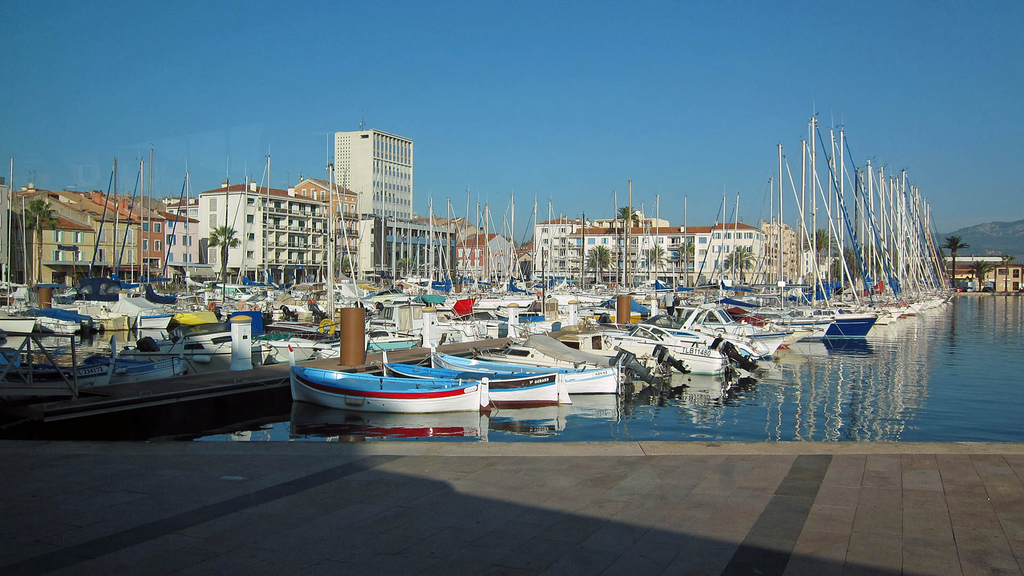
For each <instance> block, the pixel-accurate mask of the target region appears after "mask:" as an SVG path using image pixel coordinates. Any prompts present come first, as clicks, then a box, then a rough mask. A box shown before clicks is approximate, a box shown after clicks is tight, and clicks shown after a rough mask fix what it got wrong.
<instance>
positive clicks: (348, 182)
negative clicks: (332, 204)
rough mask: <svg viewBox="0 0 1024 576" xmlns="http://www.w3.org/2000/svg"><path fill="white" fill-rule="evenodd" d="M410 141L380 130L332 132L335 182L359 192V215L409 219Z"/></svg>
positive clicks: (411, 190) (410, 198)
mask: <svg viewBox="0 0 1024 576" xmlns="http://www.w3.org/2000/svg"><path fill="white" fill-rule="evenodd" d="M412 159H413V150H412V140H410V139H408V138H403V137H402V136H396V135H394V134H388V133H387V132H381V131H379V130H357V131H355V132H335V134H334V171H335V179H336V181H337V182H338V183H339V184H341V185H342V186H344V187H345V188H348V189H349V190H353V191H354V192H356V194H358V195H359V203H358V212H359V214H373V215H374V216H383V217H385V218H405V219H410V218H412V193H413V173H412Z"/></svg>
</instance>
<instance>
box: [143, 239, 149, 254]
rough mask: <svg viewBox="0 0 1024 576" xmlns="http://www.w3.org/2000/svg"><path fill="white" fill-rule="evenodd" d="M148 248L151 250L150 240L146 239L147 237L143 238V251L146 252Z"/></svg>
mask: <svg viewBox="0 0 1024 576" xmlns="http://www.w3.org/2000/svg"><path fill="white" fill-rule="evenodd" d="M147 250H149V240H146V239H145V238H143V239H142V251H143V252H145V251H147Z"/></svg>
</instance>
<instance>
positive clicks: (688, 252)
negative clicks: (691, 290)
mask: <svg viewBox="0 0 1024 576" xmlns="http://www.w3.org/2000/svg"><path fill="white" fill-rule="evenodd" d="M680 252H682V253H683V278H684V279H689V277H690V262H691V261H692V260H693V254H694V247H693V239H692V238H687V239H685V241H684V242H683V243H682V245H681V246H680ZM686 284H688V282H686V281H685V280H684V282H683V285H686Z"/></svg>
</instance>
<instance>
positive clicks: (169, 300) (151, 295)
mask: <svg viewBox="0 0 1024 576" xmlns="http://www.w3.org/2000/svg"><path fill="white" fill-rule="evenodd" d="M146 300H149V301H150V302H152V303H154V304H174V303H175V302H177V301H178V297H177V296H161V295H159V294H157V293H156V292H154V291H153V287H152V286H150V285H149V284H146Z"/></svg>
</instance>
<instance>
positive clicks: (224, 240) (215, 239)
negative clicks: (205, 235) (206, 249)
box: [210, 225, 238, 284]
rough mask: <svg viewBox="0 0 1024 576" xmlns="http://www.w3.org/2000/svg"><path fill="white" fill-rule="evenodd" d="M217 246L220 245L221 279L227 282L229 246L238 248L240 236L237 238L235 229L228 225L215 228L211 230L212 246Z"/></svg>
mask: <svg viewBox="0 0 1024 576" xmlns="http://www.w3.org/2000/svg"><path fill="white" fill-rule="evenodd" d="M216 246H220V280H221V282H223V283H225V284H227V281H228V248H238V238H235V229H234V228H232V227H230V226H227V225H224V226H218V227H216V228H214V229H213V231H212V232H210V247H211V248H213V247H216Z"/></svg>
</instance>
